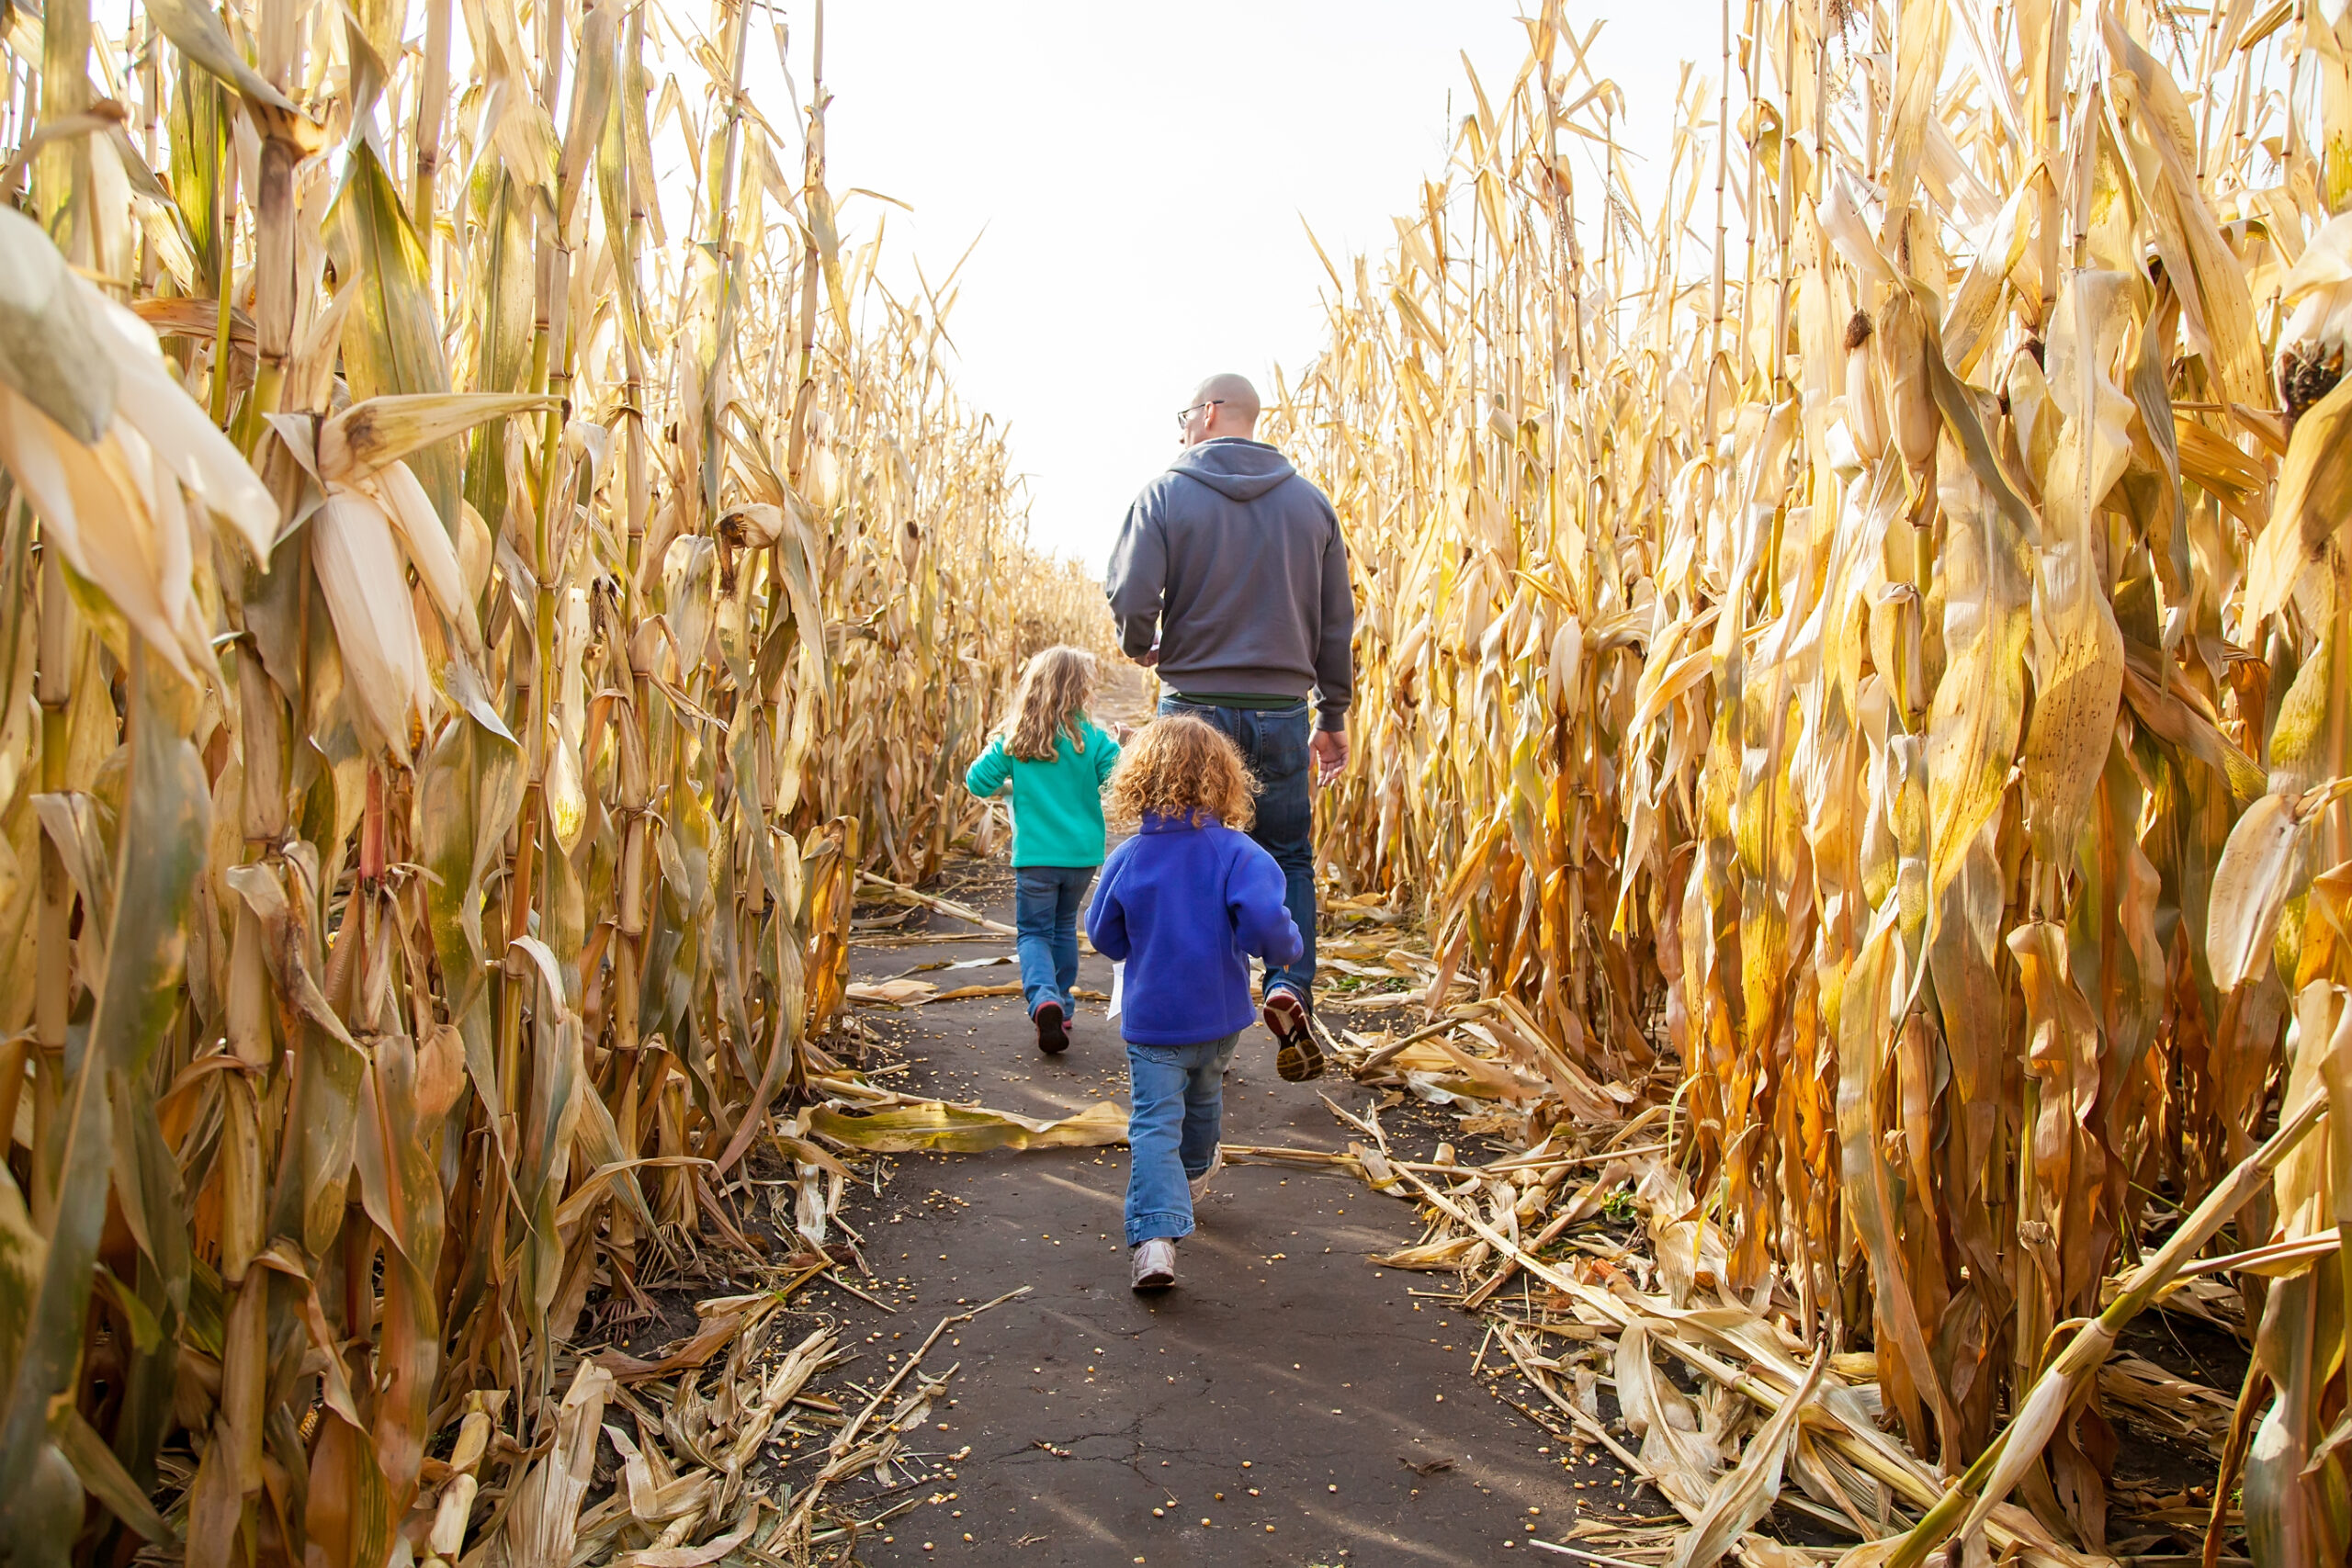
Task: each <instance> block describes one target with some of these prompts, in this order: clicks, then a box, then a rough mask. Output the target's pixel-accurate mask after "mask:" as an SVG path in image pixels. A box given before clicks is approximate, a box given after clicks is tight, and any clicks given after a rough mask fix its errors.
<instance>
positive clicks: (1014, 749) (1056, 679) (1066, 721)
mask: <svg viewBox="0 0 2352 1568" xmlns="http://www.w3.org/2000/svg"><path fill="white" fill-rule="evenodd" d="M1093 695H1094V656H1093V655H1092V654H1091V653H1089V652H1087V651H1086V650H1085V649H1082V648H1071V647H1069V646H1068V645H1067V644H1060V645H1057V646H1056V647H1053V648H1049V649H1046V650H1045V651H1044V652H1043V653H1040V654H1038V655H1037V656H1036V657H1035V658H1034V659H1032V660H1029V662H1028V664H1027V665H1026V666H1024V667H1023V670H1022V671H1021V684H1020V686H1019V687H1018V688H1016V689H1015V690H1014V692H1013V694H1012V713H1011V714H1010V715H1009V716H1006V718H1005V721H1004V750H1005V753H1006V755H1008V756H1012V757H1017V758H1019V759H1020V760H1021V761H1024V762H1050V761H1053V760H1054V758H1055V757H1056V756H1057V754H1058V750H1057V746H1056V744H1055V742H1056V739H1057V738H1058V737H1060V736H1062V735H1068V736H1069V743H1070V745H1071V746H1073V747H1074V748H1076V749H1077V750H1079V751H1080V753H1083V752H1084V751H1085V750H1086V727H1085V725H1083V724H1082V723H1080V720H1081V719H1082V718H1083V717H1084V716H1085V714H1086V703H1087V699H1088V698H1090V697H1091V696H1093Z"/></svg>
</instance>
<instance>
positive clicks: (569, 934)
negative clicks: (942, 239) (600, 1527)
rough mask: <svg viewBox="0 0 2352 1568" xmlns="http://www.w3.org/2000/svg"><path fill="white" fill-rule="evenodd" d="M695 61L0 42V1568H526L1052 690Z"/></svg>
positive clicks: (761, 137) (1025, 625)
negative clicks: (665, 1282)
mask: <svg viewBox="0 0 2352 1568" xmlns="http://www.w3.org/2000/svg"><path fill="white" fill-rule="evenodd" d="M750 23H751V17H750V12H749V8H748V7H746V6H741V5H733V4H726V3H722V4H720V5H719V6H718V8H717V10H716V11H715V13H714V14H713V15H712V16H711V17H709V18H707V32H706V31H700V30H698V29H697V28H696V25H695V21H694V20H692V19H690V18H688V17H686V16H684V14H683V13H663V12H661V11H659V10H657V9H655V8H651V7H644V6H638V7H625V6H617V5H614V4H611V3H609V0H600V3H597V4H590V5H584V6H583V5H580V4H570V3H565V4H556V5H552V6H536V7H532V8H529V9H525V8H522V7H518V6H515V5H514V4H513V3H512V0H465V3H463V4H460V5H456V6H452V5H451V4H450V0H424V5H423V6H421V7H419V8H416V9H414V10H413V9H412V8H411V7H410V6H407V5H406V4H404V3H401V4H390V5H367V6H358V7H356V8H354V9H351V10H349V11H348V12H345V11H343V10H338V9H334V8H325V9H322V8H318V7H302V6H294V5H292V4H290V3H289V0H254V3H253V4H250V5H232V6H229V7H227V8H226V9H225V10H223V11H221V12H214V11H211V10H209V9H207V8H205V7H202V6H190V5H187V4H186V3H185V0H157V4H155V5H153V6H147V7H143V8H141V9H140V10H139V11H138V12H137V13H136V14H135V15H134V17H132V20H131V25H130V28H129V29H128V31H127V32H125V33H124V34H122V35H120V36H115V35H110V34H108V33H107V32H106V31H105V30H104V29H103V28H95V27H94V26H93V23H92V15H91V10H90V8H89V7H88V6H87V5H86V0H64V3H62V4H51V5H49V6H44V7H42V8H40V9H39V10H38V11H34V10H28V9H27V8H24V7H21V6H18V7H10V8H7V9H6V10H0V67H5V80H6V84H7V85H8V89H9V95H10V96H9V102H10V105H11V109H10V113H9V118H7V119H6V121H5V123H6V128H7V130H8V132H9V134H10V136H11V138H12V141H11V142H10V144H9V145H8V146H6V149H5V161H6V166H7V168H8V171H9V175H8V178H7V179H6V181H5V182H0V185H5V186H6V191H7V193H8V197H9V200H8V204H7V206H6V210H4V211H0V274H5V277H6V281H5V283H0V342H5V347H0V467H4V468H5V479H0V580H5V581H0V699H4V700H5V706H0V965H5V972H0V1040H5V1042H6V1043H5V1044H0V1128H5V1129H6V1131H7V1132H8V1134H9V1137H8V1140H7V1143H6V1155H7V1158H6V1162H5V1169H0V1391H5V1392H0V1399H5V1405H0V1560H5V1561H7V1562H28V1563H31V1562H41V1563H51V1562H61V1563H62V1562H95V1561H98V1560H100V1559H104V1560H107V1561H121V1560H123V1559H124V1558H125V1557H126V1556H127V1555H128V1554H129V1553H130V1551H132V1550H134V1549H136V1548H138V1547H139V1546H140V1545H141V1538H143V1539H144V1542H145V1543H146V1546H147V1547H148V1549H150V1550H153V1551H164V1552H166V1553H168V1554H170V1555H172V1556H175V1557H180V1556H184V1557H185V1558H186V1560H187V1562H190V1563H191V1564H202V1565H213V1564H229V1563H240V1564H245V1563H271V1562H283V1563H304V1562H309V1563H322V1564H355V1565H366V1568H374V1565H376V1564H380V1563H383V1562H387V1561H388V1560H390V1558H392V1557H393V1556H394V1555H395V1554H396V1553H405V1554H406V1556H407V1558H408V1559H409V1560H411V1561H416V1562H425V1561H440V1562H453V1561H456V1560H457V1559H458V1557H459V1556H460V1555H461V1554H465V1553H469V1552H472V1551H475V1550H477V1549H481V1548H487V1549H488V1551H490V1553H491V1556H492V1559H493V1560H497V1561H515V1562H522V1561H526V1560H527V1561H529V1562H541V1561H556V1562H562V1561H568V1554H569V1546H568V1544H567V1543H568V1542H569V1540H570V1539H571V1529H572V1522H571V1521H572V1518H573V1517H574V1516H575V1515H576V1513H577V1506H578V1501H579V1496H578V1490H577V1487H576V1486H574V1485H573V1484H572V1483H571V1480H570V1479H567V1478H568V1477H570V1476H571V1471H570V1470H569V1469H567V1468H566V1467H567V1466H569V1465H570V1464H571V1460H572V1459H573V1458H574V1457H576V1455H577V1454H579V1453H582V1452H585V1451H586V1450H585V1449H584V1448H582V1444H585V1445H588V1446H591V1447H593V1444H594V1439H595V1436H596V1430H597V1428H596V1426H595V1423H594V1415H593V1412H594V1409H596V1408H601V1404H599V1403H598V1401H600V1400H601V1394H599V1393H597V1390H596V1386H595V1383H594V1378H591V1377H588V1376H587V1375H586V1374H585V1373H584V1372H583V1373H582V1375H580V1376H578V1377H575V1375H574V1372H573V1365H572V1364H573V1360H574V1357H573V1354H572V1352H571V1349H570V1346H571V1344H572V1343H573V1342H574V1341H575V1340H576V1339H578V1338H580V1337H582V1334H583V1331H584V1327H585V1325H587V1324H588V1323H589V1322H590V1321H592V1320H591V1318H590V1316H589V1314H590V1313H591V1311H592V1308H594V1309H599V1310H600V1309H601V1308H602V1307H603V1306H605V1305H608V1304H611V1303H626V1302H627V1301H628V1300H629V1299H631V1298H638V1297H641V1293H642V1292H644V1291H645V1290H647V1289H649V1288H650V1287H651V1286H652V1285H654V1284H656V1283H658V1282H659V1280H662V1279H663V1278H668V1277H674V1276H675V1274H676V1273H677V1271H678V1269H679V1268H680V1266H681V1265H682V1264H683V1263H684V1260H685V1259H686V1258H688V1256H689V1255H690V1254H691V1253H692V1252H693V1251H694V1250H695V1248H696V1247H699V1246H705V1245H710V1244H712V1243H713V1242H716V1243H718V1245H722V1246H742V1245H746V1242H745V1240H744V1238H743V1236H742V1235H741V1220H740V1216H739V1214H738V1213H737V1211H736V1208H735V1202H734V1199H733V1196H732V1194H731V1192H730V1189H731V1188H732V1187H733V1184H734V1183H735V1182H736V1181H737V1180H738V1179H739V1178H740V1176H741V1171H742V1167H743V1164H744V1162H745V1161H746V1160H747V1159H748V1158H750V1157H752V1156H754V1155H755V1154H756V1153H763V1152H767V1151H768V1149H769V1140H770V1133H771V1127H772V1123H771V1121H770V1118H769V1112H770V1111H772V1110H773V1109H775V1107H777V1106H778V1105H779V1104H781V1103H782V1102H783V1101H784V1100H785V1099H786V1097H787V1096H789V1095H790V1094H791V1093H792V1092H793V1091H794V1089H796V1088H797V1086H799V1085H801V1084H804V1083H805V1082H806V1081H807V1080H808V1079H809V1077H811V1076H812V1075H821V1074H823V1073H826V1072H829V1071H831V1070H833V1069H834V1068H835V1066H836V1064H835V1063H834V1061H833V1059H832V1058H831V1056H830V1055H827V1053H826V1051H825V1049H824V1046H823V1044H822V1043H820V1036H821V1035H822V1034H823V1032H825V1030H826V1029H827V1027H828V1025H829V1024H830V1022H831V1021H832V1019H833V1018H834V1017H835V1015H836V1013H837V1011H838V1010H839V1009H840V1008H841V1006H842V1001H843V995H844V981H845V975H846V964H845V957H846V945H845V938H846V935H847V931H848V927H849V915H850V908H851V903H852V899H853V895H854V889H855V886H856V879H857V876H858V874H859V872H860V871H861V869H863V868H866V867H875V868H879V869H881V870H883V871H886V872H887V873H888V874H890V875H892V876H893V877H897V878H900V879H906V880H914V879H919V878H921V877H922V876H924V875H927V874H930V873H931V872H933V871H934V870H935V869H936V867H937V865H938V863H939V862H940V860H941V857H942V856H943V855H944V853H945V852H946V851H947V850H948V848H949V846H950V845H951V844H953V843H954V842H956V840H958V839H959V838H961V837H962V836H963V835H965V834H966V833H967V830H968V829H970V828H971V827H972V826H973V825H974V824H975V822H976V821H977V816H976V814H975V811H974V808H973V807H971V806H970V805H969V803H962V804H959V802H963V796H962V795H961V792H960V791H959V790H956V789H953V788H951V787H949V786H950V785H951V784H954V783H955V782H956V781H955V780H954V779H953V778H951V776H950V774H949V773H948V770H949V769H950V768H951V767H952V766H954V765H955V763H956V759H957V758H959V757H960V756H962V755H964V754H967V753H969V752H970V751H972V750H974V749H975V747H976V745H977V740H978V735H979V734H980V732H981V731H982V730H983V728H985V727H986V725H987V724H988V723H989V722H990V720H991V719H992V717H993V711H992V705H993V704H994V702H995V701H996V700H997V698H998V694H1000V693H1001V691H1002V690H1003V689H1004V688H1005V687H1006V685H1007V684H1008V682H1009V679H1010V676H1011V674H1012V671H1013V670H1014V668H1015V667H1016V666H1017V663H1018V661H1019V660H1021V659H1022V658H1023V657H1025V655H1026V654H1027V653H1028V652H1030V651H1032V650H1033V649H1035V648H1036V647H1038V646H1041V645H1043V644H1045V643H1048V642H1053V641H1059V640H1065V639H1071V638H1076V639H1080V640H1086V639H1091V638H1094V637H1098V636H1099V630H1098V628H1099V626H1100V623H1101V619H1102V617H1101V613H1100V607H1099V600H1097V598H1096V597H1095V592H1094V591H1093V589H1092V588H1091V585H1090V584H1087V583H1086V582H1084V581H1082V579H1081V578H1080V575H1079V574H1078V572H1077V571H1076V570H1075V569H1073V568H1070V567H1069V566H1066V565H1063V564H1061V563H1057V562H1051V561H1047V560H1046V559H1043V558H1041V557H1040V556H1038V555H1037V554H1036V553H1035V552H1034V551H1032V550H1031V549H1030V548H1029V547H1028V546H1027V544H1026V541H1025V536H1024V532H1023V522H1022V512H1021V498H1020V495H1019V492H1018V487H1017V484H1016V482H1015V480H1014V479H1013V477H1012V472H1011V469H1010V465H1009V461H1008V457H1007V454H1006V451H1005V448H1004V446H1003V445H1002V443H1001V440H1000V439H999V438H998V437H997V435H996V434H994V432H993V431H992V430H991V428H990V427H989V425H988V424H987V423H984V422H982V421H980V420H978V419H977V418H976V417H975V416H973V415H971V414H970V413H968V412H967V411H966V410H965V409H964V408H963V407H962V406H961V405H960V404H959V403H958V402H957V401H956V398H955V396H954V393H953V391H952V389H951V388H950V387H949V385H948V381H947V378H946V376H945V372H944V368H943V366H942V364H941V361H940V357H939V354H938V346H939V343H940V335H941V331H942V321H941V311H940V309H939V308H938V306H937V305H936V304H935V303H934V302H933V300H931V299H922V300H921V301H916V302H907V301H900V300H898V299H893V298H891V297H890V296H889V295H888V294H887V293H886V292H885V291H883V290H882V289H880V288H878V287H877V286H876V285H875V284H874V282H873V274H872V267H873V254H872V248H871V247H867V248H865V249H864V250H861V251H858V252H855V253H854V254H845V252H844V249H843V245H842V239H841V236H840V231H839V224H838V219H837V216H836V213H835V210H834V203H833V199H832V197H831V195H830V194H829V193H828V191H827V190H826V187H825V186H824V183H823V182H824V174H823V162H822V158H821V152H820V149H821V125H822V118H821V117H822V107H823V98H822V96H821V95H822V87H821V83H820V84H819V85H818V93H819V96H818V98H817V100H816V102H815V103H814V104H813V105H812V106H810V107H809V110H808V120H807V125H806V127H805V130H802V132H801V135H802V139H803V140H804V141H805V143H806V150H807V155H806V156H805V157H804V158H802V159H801V160H800V162H801V164H802V167H803V168H804V175H803V177H802V178H801V179H799V180H797V181H795V180H792V179H788V178H786V176H785V175H783V174H782V173H781V171H782V169H783V168H784V167H785V166H786V161H787V152H786V147H785V144H784V139H785V138H786V136H787V135H790V134H792V133H793V131H794V117H793V116H792V115H777V114H775V112H774V110H775V106H762V105H758V104H754V103H752V101H751V100H750V99H749V98H747V97H746V96H745V95H744V93H743V91H742V86H741V84H742V81H743V66H744V61H745V56H746V52H747V51H748V50H749V48H750V47H751V46H752V42H753V41H754V40H755V39H757V37H758V35H756V34H754V33H752V30H751V27H750ZM455 25H461V26H462V27H463V28H464V29H465V45H466V47H465V49H464V50H463V51H462V52H460V51H458V50H456V49H454V48H453V27H454V26H455ZM411 28H416V29H417V30H418V32H419V34H420V36H421V38H422V45H421V47H420V48H415V49H412V48H410V47H408V44H409V38H410V29H411ZM664 34H666V35H668V36H670V37H673V38H675V39H684V40H685V42H686V44H687V46H688V48H687V50H686V52H685V54H684V57H683V58H684V69H683V70H682V71H676V72H673V71H669V70H666V69H665V68H664V67H663V66H662V63H661V56H660V54H659V53H658V51H657V50H656V48H655V42H656V37H657V35H664ZM763 110H764V111H765V112H763ZM132 124H139V125H141V126H143V127H144V128H145V144H144V145H143V146H142V145H140V144H137V143H134V142H133V141H132V140H131V138H130V134H129V133H128V131H127V127H129V126H130V125H132ZM795 151H798V149H796V150H795ZM657 154H658V155H660V156H661V157H662V158H665V159H671V160H675V161H679V162H681V163H683V164H684V168H685V171H686V173H685V175H684V177H683V179H682V180H671V181H668V182H666V183H665V182H663V181H662V180H660V179H657V175H656V167H657ZM688 187H690V191H689V189H688ZM682 196H684V197H686V198H687V200H686V205H685V206H684V207H683V208H682V206H681V197H682ZM682 218H683V220H682ZM672 224H674V225H675V226H676V230H677V232H678V234H679V236H680V239H679V241H678V242H676V243H673V242H672V241H671V240H670V238H669V235H670V233H671V229H670V227H669V225H672ZM687 236H691V241H690V243H687V238H686V237H687ZM820 280H821V282H822V285H823V288H824V289H825V291H826V296H827V299H828V302H829V304H830V307H831V308H830V309H829V310H824V311H821V312H818V311H812V310H807V309H805V308H804V301H806V300H809V299H812V298H814V292H813V291H814V290H815V289H816V288H818V286H819V282H820ZM566 1387H568V1388H569V1389H570V1391H571V1392H570V1393H569V1394H566V1393H564V1390H565V1388H566ZM559 1395H561V1396H562V1397H561V1400H560V1403H559ZM493 1436H496V1437H497V1438H498V1439H499V1440H497V1441H492V1437H493ZM90 1498H95V1499H96V1501H97V1502H98V1503H99V1504H100V1505H101V1507H100V1508H99V1509H97V1510H95V1511H88V1512H87V1513H86V1519H87V1521H88V1522H86V1523H85V1507H86V1502H85V1500H86V1499H90ZM567 1506H569V1508H570V1510H571V1511H570V1512H566V1508H567ZM808 1512H809V1510H808V1509H806V1508H804V1509H802V1510H800V1511H799V1515H798V1516H797V1525H796V1526H795V1529H797V1532H798V1533H797V1535H793V1536H791V1537H790V1539H786V1532H781V1531H775V1532H770V1533H768V1534H766V1535H764V1536H763V1540H762V1541H761V1543H760V1544H761V1546H762V1549H763V1550H765V1551H770V1552H771V1553H780V1554H784V1555H786V1556H790V1555H792V1554H794V1553H796V1552H798V1551H802V1550H803V1549H804V1548H805V1546H806V1539H805V1538H806V1534H807V1530H808V1527H809V1521H808V1518H807V1514H808ZM550 1553H553V1554H554V1555H553V1556H550Z"/></svg>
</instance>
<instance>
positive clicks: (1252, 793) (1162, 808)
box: [1111, 715, 1258, 830]
mask: <svg viewBox="0 0 2352 1568" xmlns="http://www.w3.org/2000/svg"><path fill="white" fill-rule="evenodd" d="M1257 797H1258V781H1257V780H1256V779H1255V778H1253V777H1251V776H1250V764H1249V763H1247V762H1245V761H1242V760H1241V750H1240V748H1238V747H1237V746H1235V745H1234V743H1233V742H1232V741H1231V740H1229V739H1227V738H1226V736H1225V734H1224V732H1223V731H1222V730H1219V729H1216V728H1213V727H1211V726H1209V725H1207V724H1204V723H1203V722H1202V721H1201V720H1199V719H1197V718H1191V717H1187V716H1182V715H1176V716H1170V717H1166V718H1156V719H1154V720H1152V721H1151V723H1149V724H1148V725H1146V726H1145V727H1144V728H1143V729H1142V730H1141V732H1139V733H1138V734H1137V735H1136V738H1135V739H1133V740H1131V741H1129V742H1128V743H1127V748H1126V750H1125V751H1123V752H1121V753H1120V754H1119V767H1118V771H1117V772H1116V773H1113V774H1112V775H1111V807H1112V809H1113V810H1114V811H1115V812H1117V813H1118V815H1119V816H1121V817H1123V818H1136V817H1141V816H1143V815H1144V814H1145V813H1146V812H1149V813H1150V814H1151V815H1153V816H1155V817H1190V818H1192V819H1193V823H1194V825H1195V826H1197V825H1198V824H1199V822H1200V819H1201V818H1202V816H1203V815H1207V816H1213V817H1215V818H1216V819H1217V820H1218V821H1220V822H1222V823H1224V824H1225V825H1226V826H1227V827H1228V828H1239V829H1245V830H1246V829H1248V828H1249V826H1250V823H1251V822H1252V821H1253V820H1255V818H1256V817H1257V815H1258V799H1257Z"/></svg>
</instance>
